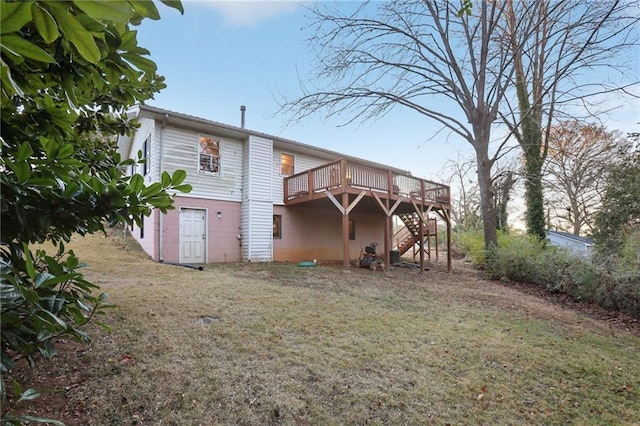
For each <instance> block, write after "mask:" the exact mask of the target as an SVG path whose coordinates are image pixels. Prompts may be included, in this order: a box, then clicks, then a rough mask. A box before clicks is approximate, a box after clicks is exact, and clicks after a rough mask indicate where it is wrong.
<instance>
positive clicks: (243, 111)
mask: <svg viewBox="0 0 640 426" xmlns="http://www.w3.org/2000/svg"><path fill="white" fill-rule="evenodd" d="M246 110H247V107H246V106H244V105H240V127H242V128H243V129H244V113H245V111H246Z"/></svg>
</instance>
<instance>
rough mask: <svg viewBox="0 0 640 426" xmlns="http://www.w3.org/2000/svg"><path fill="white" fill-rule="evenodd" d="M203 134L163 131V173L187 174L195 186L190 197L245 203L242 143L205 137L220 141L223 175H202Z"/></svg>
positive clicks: (174, 129) (169, 128)
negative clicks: (201, 141) (199, 158)
mask: <svg viewBox="0 0 640 426" xmlns="http://www.w3.org/2000/svg"><path fill="white" fill-rule="evenodd" d="M199 135H200V133H198V132H194V131H189V130H184V129H177V128H175V127H171V126H166V127H165V128H163V129H162V150H163V156H162V165H163V170H166V171H167V172H169V173H171V174H172V173H173V172H174V171H176V170H178V169H182V170H185V171H186V172H187V179H186V180H185V183H189V184H191V185H192V186H193V190H192V191H191V192H190V193H189V194H184V196H186V197H196V198H205V199H216V200H224V201H238V202H239V201H241V200H242V156H243V146H242V141H239V140H233V139H227V138H222V137H218V136H216V135H215V134H204V133H203V135H207V136H212V137H214V138H216V139H218V140H220V174H219V175H214V174H212V173H199V172H198V151H199V148H200V146H199V139H198V138H199Z"/></svg>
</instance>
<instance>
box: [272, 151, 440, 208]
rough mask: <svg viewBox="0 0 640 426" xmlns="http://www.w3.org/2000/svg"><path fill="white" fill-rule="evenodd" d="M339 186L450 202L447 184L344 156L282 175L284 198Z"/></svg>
mask: <svg viewBox="0 0 640 426" xmlns="http://www.w3.org/2000/svg"><path fill="white" fill-rule="evenodd" d="M339 187H342V189H345V190H346V189H348V188H353V189H366V190H370V191H373V192H377V193H387V194H388V193H391V194H392V195H395V196H403V197H408V198H412V199H415V200H416V201H421V200H424V201H425V202H430V203H443V204H449V203H450V189H449V187H448V186H447V185H443V184H440V183H437V182H432V181H429V180H425V179H420V178H416V177H413V176H407V175H403V174H398V173H394V172H393V171H391V170H388V169H387V170H385V169H379V168H375V167H371V166H367V165H364V164H360V163H356V162H353V161H347V160H336V161H333V162H331V163H327V164H323V165H322V166H319V167H315V168H313V169H309V170H306V171H304V172H301V173H297V174H295V175H292V176H289V177H287V178H285V181H284V189H285V192H284V194H285V202H286V201H288V200H293V199H296V198H298V197H308V196H309V195H311V194H317V193H321V192H325V191H329V190H332V189H335V188H339Z"/></svg>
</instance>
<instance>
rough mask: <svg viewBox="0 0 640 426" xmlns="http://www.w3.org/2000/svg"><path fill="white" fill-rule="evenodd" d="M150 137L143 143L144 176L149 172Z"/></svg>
mask: <svg viewBox="0 0 640 426" xmlns="http://www.w3.org/2000/svg"><path fill="white" fill-rule="evenodd" d="M149 142H150V141H149V138H147V139H146V140H145V141H144V143H143V144H142V159H143V160H144V163H142V176H146V175H147V173H149V145H150V143H149Z"/></svg>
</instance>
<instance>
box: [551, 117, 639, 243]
mask: <svg viewBox="0 0 640 426" xmlns="http://www.w3.org/2000/svg"><path fill="white" fill-rule="evenodd" d="M548 135H549V138H548V156H547V161H546V163H545V166H544V169H543V174H544V176H545V178H544V181H543V183H544V187H545V192H546V194H547V198H548V200H549V207H548V208H549V216H550V217H549V221H550V222H551V223H552V224H554V225H555V226H556V227H557V228H559V229H561V230H564V231H568V232H572V233H574V234H577V235H580V234H584V233H587V234H589V233H591V231H592V230H593V219H594V217H595V214H596V212H597V211H598V210H599V208H600V206H601V203H602V194H603V191H604V188H605V183H606V181H605V176H606V172H607V170H608V169H609V168H610V167H611V166H612V165H614V164H616V163H617V162H618V161H619V160H620V159H621V158H622V156H623V155H624V154H626V153H627V152H629V151H630V150H631V145H632V143H631V141H630V140H627V139H625V138H624V137H622V135H620V134H618V133H616V132H608V131H607V130H606V129H605V128H604V127H602V126H598V125H596V124H583V123H580V122H578V121H575V120H573V121H564V122H561V123H559V124H557V125H555V126H552V128H551V129H550V131H549V132H548ZM551 213H553V215H551Z"/></svg>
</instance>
